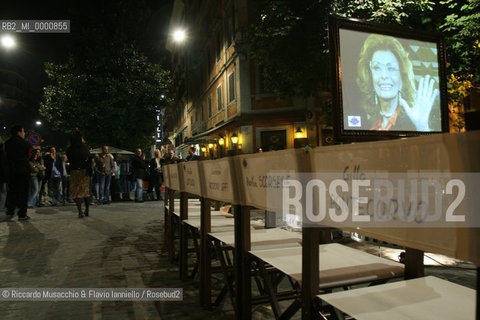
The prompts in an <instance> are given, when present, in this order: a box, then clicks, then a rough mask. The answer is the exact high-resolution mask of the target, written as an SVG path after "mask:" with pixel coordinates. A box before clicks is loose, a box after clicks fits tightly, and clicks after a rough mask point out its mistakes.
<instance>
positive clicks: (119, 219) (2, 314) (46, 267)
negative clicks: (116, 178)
mask: <svg viewBox="0 0 480 320" xmlns="http://www.w3.org/2000/svg"><path fill="white" fill-rule="evenodd" d="M2 214H3V213H2ZM28 215H30V216H31V218H32V219H31V220H30V221H28V222H20V221H18V220H17V219H18V218H17V216H15V218H14V219H12V220H11V221H9V222H7V221H3V219H4V218H3V217H0V221H1V222H0V252H1V255H0V281H1V285H0V287H1V288H183V301H181V302H165V301H163V302H161V301H95V302H86V301H57V302H55V301H34V302H24V301H22V302H18V301H2V302H0V319H2V320H7V319H15V320H16V319H132V320H133V319H233V318H234V313H233V309H232V306H231V304H230V300H229V299H228V298H227V299H226V301H225V302H224V303H223V304H221V305H220V306H219V307H217V308H215V309H213V310H204V309H202V308H201V307H200V305H199V297H198V286H199V279H198V274H197V277H196V279H193V280H188V281H183V282H182V281H180V280H179V277H178V267H177V266H176V265H175V264H172V263H170V262H169V261H168V256H167V254H166V253H165V252H163V251H162V248H163V231H164V226H163V222H164V217H163V202H162V201H148V202H144V203H134V202H114V203H111V204H110V205H93V206H91V208H90V217H87V218H83V219H78V218H77V211H76V207H75V206H74V205H72V204H68V205H67V206H56V207H42V208H37V209H29V211H28ZM353 245H354V246H356V247H358V248H359V249H362V248H363V249H364V250H366V251H370V252H372V253H374V254H379V255H380V254H381V253H382V254H383V253H385V252H386V251H385V250H386V249H383V248H382V249H379V248H381V247H379V246H375V245H373V246H372V245H362V244H353ZM380 251H381V252H380ZM395 254H396V253H393V255H395ZM192 260H193V259H190V261H192ZM463 267H465V268H463ZM463 267H462V266H461V267H460V268H451V267H442V266H440V267H436V268H427V271H426V273H427V274H435V275H437V276H441V277H444V278H448V279H450V280H452V281H454V282H457V283H460V284H463V285H467V286H469V287H474V283H475V271H474V270H468V269H469V268H471V265H468V264H467V265H465V266H463ZM221 287H222V281H220V279H218V277H217V279H216V280H214V281H213V289H214V291H215V292H217V293H218V292H219V290H220V289H221ZM254 287H255V286H254V285H252V288H254ZM283 303H286V302H282V304H283ZM284 307H286V304H285V305H284ZM252 313H253V316H252V318H253V319H274V317H273V313H272V311H271V309H270V307H269V306H268V305H258V306H254V307H253V310H252ZM299 318H300V313H299V312H298V313H297V314H296V315H295V317H294V319H299Z"/></svg>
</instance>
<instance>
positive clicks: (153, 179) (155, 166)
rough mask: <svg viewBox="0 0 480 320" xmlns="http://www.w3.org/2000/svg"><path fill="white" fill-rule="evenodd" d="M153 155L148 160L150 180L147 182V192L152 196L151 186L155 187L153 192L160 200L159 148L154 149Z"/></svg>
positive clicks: (160, 166)
mask: <svg viewBox="0 0 480 320" xmlns="http://www.w3.org/2000/svg"><path fill="white" fill-rule="evenodd" d="M154 155H155V157H153V158H152V160H150V180H149V183H148V192H147V193H148V194H150V195H152V198H153V188H155V194H156V196H157V200H158V201H160V200H162V198H161V195H160V186H161V185H162V182H163V181H162V175H161V173H162V164H161V163H162V158H161V157H160V150H158V149H156V150H155V151H154Z"/></svg>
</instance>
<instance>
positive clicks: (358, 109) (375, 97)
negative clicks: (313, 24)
mask: <svg viewBox="0 0 480 320" xmlns="http://www.w3.org/2000/svg"><path fill="white" fill-rule="evenodd" d="M330 37H331V54H332V55H333V60H332V61H334V63H333V65H334V73H335V78H336V84H337V86H336V88H337V90H336V97H335V98H336V99H335V104H334V106H335V107H334V113H335V121H334V127H335V132H336V137H337V139H339V140H357V139H356V138H359V139H358V140H361V139H362V138H363V139H365V138H366V139H369V140H372V139H375V138H382V137H383V138H386V137H396V136H408V135H419V134H429V133H438V132H446V131H448V114H447V112H446V89H445V68H444V67H445V65H444V60H445V56H444V52H443V50H444V46H443V41H442V37H441V36H440V35H438V34H433V33H426V32H423V31H416V30H410V29H399V28H396V27H392V26H387V25H379V24H372V23H366V22H362V21H358V20H349V19H341V18H332V19H331V20H330Z"/></svg>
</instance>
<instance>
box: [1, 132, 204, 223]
mask: <svg viewBox="0 0 480 320" xmlns="http://www.w3.org/2000/svg"><path fill="white" fill-rule="evenodd" d="M10 132H11V135H12V136H11V138H10V139H9V140H7V141H6V142H5V143H4V144H0V211H5V212H6V219H7V220H11V219H12V218H13V216H14V211H15V209H16V208H18V212H17V215H18V219H19V220H20V221H26V220H29V219H30V217H29V216H28V215H27V209H28V208H35V207H42V206H57V205H66V203H75V205H76V206H77V209H78V217H79V218H83V217H88V216H89V214H90V212H89V209H90V205H92V204H102V205H103V204H105V205H107V204H110V203H111V201H117V200H118V201H120V200H134V201H135V202H144V189H145V187H146V184H145V182H148V187H147V190H146V197H147V198H148V199H149V200H158V201H160V200H163V199H162V192H161V187H162V183H163V175H162V166H163V165H166V164H171V163H176V162H178V161H179V160H178V159H177V158H176V157H175V150H173V149H172V150H169V151H168V152H166V154H165V156H164V157H162V156H161V153H160V150H158V149H157V150H155V151H154V157H153V158H152V159H151V160H150V161H148V162H147V161H146V160H145V154H144V153H143V152H142V149H140V148H137V149H136V150H135V155H134V156H133V157H132V158H130V159H117V156H116V155H112V154H110V153H109V149H108V146H103V147H102V152H101V153H100V154H98V155H92V154H90V151H89V148H88V147H87V145H86V144H85V142H84V141H83V138H82V135H81V133H80V132H78V131H76V132H74V133H73V134H72V135H71V137H70V143H69V146H68V148H67V149H66V153H65V155H62V156H60V155H59V154H57V150H56V147H55V146H51V147H50V148H49V149H48V151H47V152H45V154H42V151H41V149H40V148H32V147H31V146H30V144H29V143H27V142H26V141H25V130H24V128H23V126H21V125H14V126H12V127H11V130H10ZM186 160H187V161H193V160H199V158H198V156H196V155H195V150H194V149H190V150H189V157H187V159H186ZM132 193H133V195H134V199H131V197H132Z"/></svg>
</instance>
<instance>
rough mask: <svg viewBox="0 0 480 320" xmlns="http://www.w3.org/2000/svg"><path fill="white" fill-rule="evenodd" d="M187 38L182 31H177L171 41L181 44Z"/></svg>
mask: <svg viewBox="0 0 480 320" xmlns="http://www.w3.org/2000/svg"><path fill="white" fill-rule="evenodd" d="M186 38H187V34H186V32H185V30H183V29H177V30H175V31H174V32H173V41H175V42H177V43H182V42H184V41H185V39H186Z"/></svg>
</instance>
